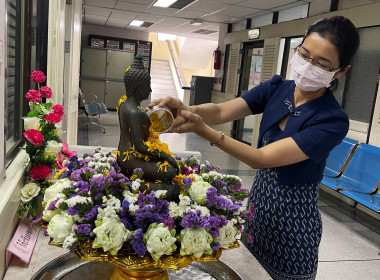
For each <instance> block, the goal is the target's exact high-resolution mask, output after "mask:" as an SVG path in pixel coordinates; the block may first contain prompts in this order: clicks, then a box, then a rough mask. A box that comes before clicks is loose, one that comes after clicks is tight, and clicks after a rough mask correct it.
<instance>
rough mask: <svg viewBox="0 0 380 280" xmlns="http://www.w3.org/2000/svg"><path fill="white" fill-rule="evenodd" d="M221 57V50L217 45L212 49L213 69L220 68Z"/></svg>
mask: <svg viewBox="0 0 380 280" xmlns="http://www.w3.org/2000/svg"><path fill="white" fill-rule="evenodd" d="M221 58H222V52H221V50H220V49H219V47H218V48H217V49H216V50H215V51H214V69H220V60H221Z"/></svg>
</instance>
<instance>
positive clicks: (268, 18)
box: [251, 13, 273, 28]
mask: <svg viewBox="0 0 380 280" xmlns="http://www.w3.org/2000/svg"><path fill="white" fill-rule="evenodd" d="M272 20H273V13H269V14H265V15H261V16H257V17H253V18H252V21H251V28H255V27H260V26H264V25H269V24H272Z"/></svg>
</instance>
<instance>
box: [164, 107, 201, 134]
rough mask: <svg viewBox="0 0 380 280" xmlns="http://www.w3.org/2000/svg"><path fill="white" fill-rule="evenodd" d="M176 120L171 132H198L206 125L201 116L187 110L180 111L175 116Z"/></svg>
mask: <svg viewBox="0 0 380 280" xmlns="http://www.w3.org/2000/svg"><path fill="white" fill-rule="evenodd" d="M177 121H179V122H177V123H176V126H174V127H173V128H172V129H171V132H177V133H184V132H195V133H196V134H198V133H199V132H200V131H202V130H203V129H204V128H205V127H207V125H206V124H205V123H204V122H203V119H202V117H201V116H199V115H197V114H194V113H191V112H190V111H187V110H181V111H180V116H179V117H178V118H177Z"/></svg>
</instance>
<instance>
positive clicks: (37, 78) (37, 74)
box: [30, 70, 46, 83]
mask: <svg viewBox="0 0 380 280" xmlns="http://www.w3.org/2000/svg"><path fill="white" fill-rule="evenodd" d="M30 78H31V79H32V81H33V82H35V83H43V82H45V80H46V76H45V74H44V73H43V72H41V71H38V70H36V71H33V73H32V75H31V76H30Z"/></svg>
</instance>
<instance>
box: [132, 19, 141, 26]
mask: <svg viewBox="0 0 380 280" xmlns="http://www.w3.org/2000/svg"><path fill="white" fill-rule="evenodd" d="M143 23H144V22H143V21H142V20H132V21H131V23H130V24H129V25H132V26H141V25H142V24H143Z"/></svg>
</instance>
